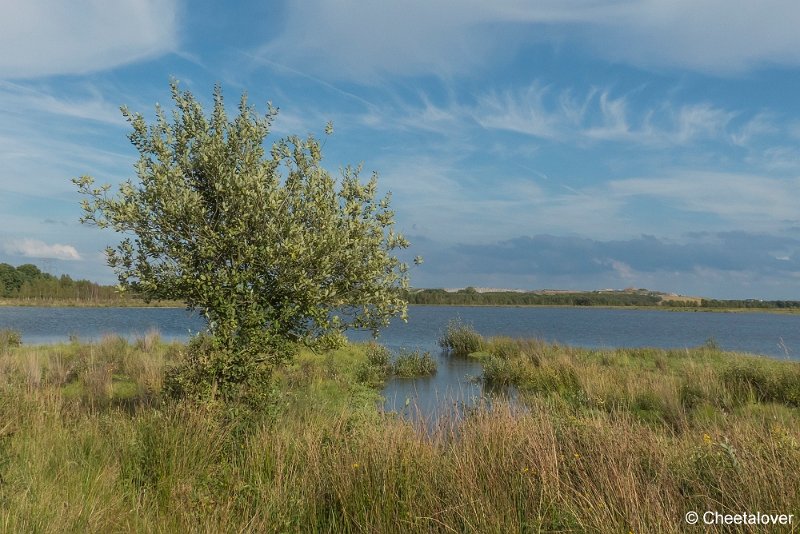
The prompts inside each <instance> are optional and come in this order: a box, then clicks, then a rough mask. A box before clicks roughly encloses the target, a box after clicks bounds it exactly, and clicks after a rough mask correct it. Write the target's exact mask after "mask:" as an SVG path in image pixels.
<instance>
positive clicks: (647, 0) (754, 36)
mask: <svg viewBox="0 0 800 534" xmlns="http://www.w3.org/2000/svg"><path fill="white" fill-rule="evenodd" d="M799 18H800V6H798V4H797V3H796V2H793V1H791V0H764V1H763V2H760V3H758V4H755V3H751V4H737V5H736V7H735V8H734V7H732V6H731V5H730V3H729V2H727V1H725V0H708V1H705V2H696V1H692V0H673V1H671V2H654V1H651V0H630V1H625V2H620V1H618V0H597V1H591V2H587V1H585V0H542V1H538V2H526V1H523V0H499V1H496V2H482V1H479V0H467V1H464V0H444V1H439V2H425V1H422V0H411V1H403V2H401V1H396V0H390V1H385V2H380V3H374V2H365V1H363V0H344V1H337V2H333V1H331V0H312V1H308V2H292V3H289V4H287V10H286V18H285V20H284V21H283V24H282V26H281V28H282V31H280V32H279V33H278V34H277V35H276V36H275V37H273V38H272V39H271V40H270V41H269V42H268V43H267V44H266V45H264V46H263V47H262V48H261V50H259V52H258V55H261V56H263V57H267V58H282V59H283V60H284V61H286V62H289V63H290V64H304V65H308V67H309V68H310V69H312V70H313V71H314V72H315V73H319V74H320V75H325V76H327V77H329V78H349V79H358V80H360V81H362V82H370V81H375V80H376V79H380V78H381V77H384V76H386V75H388V74H389V73H391V74H401V75H424V74H435V75H438V76H444V77H452V76H454V75H457V74H463V73H465V72H469V71H470V70H471V69H475V68H487V67H488V66H489V65H491V62H492V61H493V60H494V61H496V59H497V57H498V55H497V54H495V53H494V52H497V51H498V50H503V51H504V57H510V56H513V51H514V50H517V49H518V48H520V47H521V46H523V45H530V44H531V43H542V42H545V43H547V42H552V43H562V42H568V43H571V44H575V45H578V46H581V47H583V48H584V49H585V50H586V51H587V52H588V53H589V54H590V55H597V56H600V57H603V58H605V59H609V60H613V61H624V62H628V63H631V64H634V65H637V66H645V67H677V68H688V69H694V70H698V71H703V72H713V73H725V74H730V73H737V72H743V71H746V70H749V69H752V68H757V67H760V66H763V65H767V64H784V65H798V64H800V34H798V32H797V31H796V24H795V22H796V21H797V20H798V19H799ZM509 51H512V53H509Z"/></svg>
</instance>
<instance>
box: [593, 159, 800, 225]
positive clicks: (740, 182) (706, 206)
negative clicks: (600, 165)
mask: <svg viewBox="0 0 800 534" xmlns="http://www.w3.org/2000/svg"><path fill="white" fill-rule="evenodd" d="M607 188H608V193H609V194H611V195H612V196H614V197H616V198H620V199H622V198H629V199H630V198H633V197H637V196H639V197H650V198H656V199H659V200H661V201H664V202H667V203H670V204H671V205H673V206H674V207H676V208H678V209H681V210H685V211H691V212H696V213H703V214H710V215H714V216H717V217H720V218H722V219H723V220H725V221H727V222H728V223H729V224H730V223H733V224H734V227H739V228H748V229H750V230H756V229H772V230H774V229H777V228H780V227H782V226H785V222H786V221H795V220H797V218H798V214H797V202H796V199H797V198H798V197H800V179H777V178H769V177H765V176H759V175H750V174H741V173H726V172H709V171H685V172H678V171H673V172H672V173H671V174H669V175H666V176H661V177H658V176H654V177H648V178H629V179H622V180H613V181H611V182H609V184H608V186H607Z"/></svg>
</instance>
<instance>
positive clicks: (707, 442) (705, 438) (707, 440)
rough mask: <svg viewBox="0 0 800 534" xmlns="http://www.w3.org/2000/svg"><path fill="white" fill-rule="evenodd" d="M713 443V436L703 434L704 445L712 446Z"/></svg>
mask: <svg viewBox="0 0 800 534" xmlns="http://www.w3.org/2000/svg"><path fill="white" fill-rule="evenodd" d="M711 442H712V439H711V436H709V435H708V434H703V443H705V444H706V445H711Z"/></svg>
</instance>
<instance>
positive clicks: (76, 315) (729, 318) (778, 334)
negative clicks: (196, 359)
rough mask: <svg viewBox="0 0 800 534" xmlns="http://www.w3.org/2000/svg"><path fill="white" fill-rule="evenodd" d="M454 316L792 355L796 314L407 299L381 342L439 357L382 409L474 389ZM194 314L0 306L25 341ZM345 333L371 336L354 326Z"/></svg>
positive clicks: (602, 336)
mask: <svg viewBox="0 0 800 534" xmlns="http://www.w3.org/2000/svg"><path fill="white" fill-rule="evenodd" d="M456 317H459V318H461V319H462V320H463V321H465V322H467V323H471V324H472V325H474V327H475V329H476V330H477V331H478V332H480V333H481V334H483V335H485V336H491V335H508V336H514V337H538V338H542V339H544V340H547V341H557V342H560V343H564V344H569V345H577V346H583V347H593V348H602V347H643V346H648V347H661V348H684V347H694V346H697V345H701V344H702V343H704V342H705V341H706V340H707V339H709V338H713V339H714V340H715V341H716V342H717V344H719V345H720V346H721V347H722V348H724V349H727V350H736V351H742V352H751V353H755V354H762V355H767V356H772V357H778V358H786V357H788V358H791V359H800V315H780V314H769V313H703V312H670V311H662V310H624V309H605V308H485V307H480V308H478V307H436V306H412V307H411V308H410V309H409V321H408V323H406V324H404V323H402V322H401V321H395V322H393V323H392V324H391V325H390V326H389V327H388V328H387V329H385V330H384V331H383V332H382V333H381V336H380V338H379V341H380V342H381V343H383V344H384V345H386V346H388V347H389V348H391V349H393V350H395V351H397V350H400V349H420V350H427V351H430V352H431V354H433V355H434V356H435V357H437V358H438V364H439V371H438V373H437V374H436V375H435V376H434V377H430V378H424V379H415V380H399V379H398V380H393V381H391V382H389V383H388V384H387V386H386V389H385V390H384V396H385V397H386V399H387V400H386V409H387V410H390V411H398V412H405V413H411V412H415V411H417V410H419V411H420V412H422V413H424V414H427V415H428V416H429V415H430V414H434V413H438V414H440V413H442V412H443V411H448V410H450V409H456V410H458V409H459V407H460V406H463V405H465V404H467V405H469V404H472V402H474V400H475V399H476V398H479V397H480V395H481V388H480V385H479V384H478V383H476V382H475V380H474V378H475V377H477V376H480V374H481V368H480V365H479V364H477V363H476V362H473V361H470V360H466V359H457V358H446V357H443V356H442V355H441V354H440V353H439V349H438V347H437V345H436V340H437V339H438V337H439V335H440V333H441V332H442V331H443V330H444V328H445V327H446V325H447V322H448V321H449V320H450V319H453V318H456ZM203 326H204V323H203V321H202V320H201V319H200V317H198V316H197V315H194V314H190V313H188V312H186V311H185V310H181V309H169V308H19V307H7V308H0V328H12V329H14V330H18V331H20V332H21V333H22V338H23V342H25V343H26V344H36V343H54V342H59V341H66V340H67V339H68V337H69V336H70V335H77V336H78V337H79V338H80V339H81V340H85V341H88V340H93V339H98V338H100V337H102V336H103V335H104V334H107V333H117V334H121V335H124V336H127V337H131V338H133V337H136V336H137V335H142V334H144V333H145V332H147V331H148V330H150V329H153V328H155V329H158V330H159V331H160V332H161V335H162V337H164V338H166V339H186V338H187V337H188V336H189V335H190V334H192V333H196V332H199V331H201V330H202V329H203ZM349 337H350V338H351V339H353V340H367V339H370V335H369V333H366V332H352V333H350V334H349Z"/></svg>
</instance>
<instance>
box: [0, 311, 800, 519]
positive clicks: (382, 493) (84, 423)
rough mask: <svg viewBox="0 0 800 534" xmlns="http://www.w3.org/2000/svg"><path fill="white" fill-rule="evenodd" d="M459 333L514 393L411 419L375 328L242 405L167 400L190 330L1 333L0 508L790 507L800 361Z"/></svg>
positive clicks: (657, 512) (388, 511)
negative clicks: (372, 335) (385, 383)
mask: <svg viewBox="0 0 800 534" xmlns="http://www.w3.org/2000/svg"><path fill="white" fill-rule="evenodd" d="M467 328H468V327H467ZM446 335H447V334H445V336H446ZM475 339H479V340H480V342H481V350H480V351H478V352H477V353H473V354H472V357H477V358H481V359H482V360H483V361H484V362H485V369H486V371H485V376H484V377H483V378H484V380H485V381H486V383H487V384H491V385H493V386H496V387H505V386H504V385H506V384H507V385H509V386H511V387H513V388H514V389H515V390H516V394H515V398H516V400H515V402H514V403H510V404H509V403H503V402H498V401H494V402H492V403H491V404H487V405H485V406H479V407H476V408H474V409H472V410H470V411H468V413H466V414H465V415H464V417H463V418H461V419H459V420H456V419H452V420H449V421H442V422H440V424H438V425H437V426H436V427H434V428H432V429H425V430H423V429H420V428H418V427H415V426H414V424H413V423H411V422H408V421H405V420H404V419H402V418H400V417H398V416H396V415H394V414H382V413H381V411H380V410H379V409H378V406H379V401H380V399H379V391H378V390H377V389H376V388H375V387H374V384H373V383H372V382H371V380H370V373H368V372H367V373H365V372H364V369H365V368H373V369H378V370H380V369H383V370H384V371H385V372H386V373H387V374H386V375H384V376H388V373H389V372H390V371H389V369H390V368H391V366H392V364H393V361H392V360H393V358H392V355H391V354H390V353H389V352H388V351H386V350H385V349H383V348H382V347H380V346H379V345H347V346H345V347H342V348H339V349H336V350H327V351H319V352H317V353H314V352H311V351H309V350H300V351H299V352H298V354H297V356H296V357H295V358H294V359H293V360H292V361H291V362H290V363H288V364H287V365H285V366H283V367H281V368H280V369H278V370H276V372H275V373H274V375H273V377H272V385H271V388H270V392H269V396H268V401H267V402H265V403H264V404H263V406H261V407H260V408H258V409H252V408H247V407H240V406H237V405H232V404H228V405H211V404H197V403H190V402H186V401H172V400H169V399H168V398H166V396H165V395H164V394H163V389H162V388H163V383H164V371H165V369H167V368H171V367H173V366H175V365H177V364H178V363H179V362H180V361H181V359H182V358H183V357H184V353H185V351H186V350H187V347H186V346H185V345H182V344H175V343H171V344H170V343H164V342H162V341H161V340H160V339H159V338H158V336H157V334H154V333H151V334H148V335H147V336H144V337H142V338H141V339H139V340H137V341H135V342H133V343H130V342H126V341H125V340H123V339H121V338H117V337H108V338H106V339H104V340H102V341H101V342H98V343H95V344H81V343H77V342H75V343H69V344H62V345H54V346H25V345H22V346H5V347H3V348H0V421H2V423H0V481H2V483H0V525H2V530H4V531H8V532H34V531H35V532H64V531H81V532H120V531H124V532H131V531H132V532H173V531H181V532H182V531H186V532H206V531H208V532H211V531H214V532H220V531H222V532H230V531H234V532H242V531H251V532H431V531H433V532H437V531H438V532H452V531H453V530H455V531H457V532H533V531H536V532H538V531H545V532H547V531H550V532H552V531H558V532H629V531H633V532H637V533H638V532H682V531H684V530H686V528H687V526H686V524H685V523H684V521H683V518H684V515H685V514H686V512H687V511H689V510H696V511H703V510H716V511H719V512H722V513H733V512H736V513H740V512H742V511H743V510H745V511H760V512H763V513H768V512H771V513H775V512H780V513H787V514H791V513H793V514H795V518H797V517H798V516H799V515H800V443H799V442H800V430H799V429H800V408H798V404H799V402H798V401H799V400H800V399H799V398H798V396H797V392H798V391H799V390H800V367H799V366H798V364H797V363H790V362H782V361H774V360H767V359H756V358H753V357H747V356H742V355H735V354H728V353H723V352H720V351H719V350H718V349H717V348H715V347H713V346H712V345H710V344H709V346H706V347H700V348H697V349H692V350H688V351H687V350H683V351H663V350H655V349H625V350H621V349H620V350H604V351H591V350H581V349H575V348H570V347H563V346H558V345H551V344H546V343H542V342H539V341H532V340H516V339H509V338H493V339H483V338H480V336H477V335H476V337H475ZM453 357H456V356H453ZM376 372H377V371H376ZM795 520H796V519H795ZM736 528H738V529H740V530H743V531H747V530H748V529H751V530H752V531H763V528H761V527H758V528H757V527H752V528H751V527H747V526H739V527H736Z"/></svg>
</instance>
